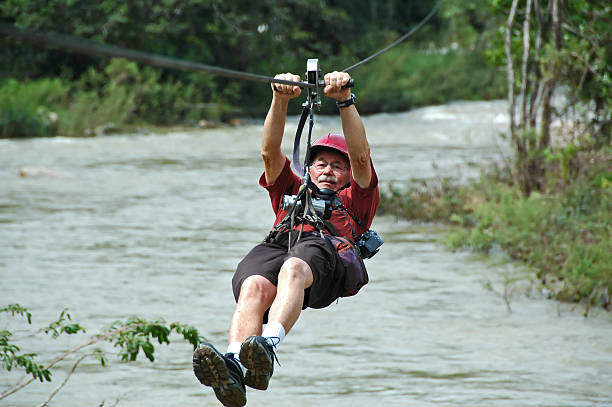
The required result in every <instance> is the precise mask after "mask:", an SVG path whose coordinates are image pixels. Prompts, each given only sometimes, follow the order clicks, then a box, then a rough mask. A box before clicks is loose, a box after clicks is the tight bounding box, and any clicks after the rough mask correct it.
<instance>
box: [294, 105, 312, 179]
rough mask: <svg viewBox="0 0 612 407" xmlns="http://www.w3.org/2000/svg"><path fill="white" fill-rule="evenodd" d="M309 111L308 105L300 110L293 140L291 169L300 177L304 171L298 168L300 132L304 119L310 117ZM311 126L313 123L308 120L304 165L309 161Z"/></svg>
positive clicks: (302, 129) (302, 128)
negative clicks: (300, 113) (300, 114)
mask: <svg viewBox="0 0 612 407" xmlns="http://www.w3.org/2000/svg"><path fill="white" fill-rule="evenodd" d="M310 112H311V109H310V106H309V105H308V104H305V105H304V109H302V116H300V121H299V123H298V126H297V130H296V132H295V140H294V141H293V168H295V170H296V171H297V173H298V174H300V176H304V173H305V170H304V167H305V165H304V167H300V139H301V138H302V131H304V124H306V118H307V117H308V116H309V115H310ZM312 126H313V121H312V118H311V120H310V126H309V127H310V128H309V130H308V147H307V149H306V157H305V159H306V163H307V162H308V160H309V159H310V157H309V152H310V137H311V134H312Z"/></svg>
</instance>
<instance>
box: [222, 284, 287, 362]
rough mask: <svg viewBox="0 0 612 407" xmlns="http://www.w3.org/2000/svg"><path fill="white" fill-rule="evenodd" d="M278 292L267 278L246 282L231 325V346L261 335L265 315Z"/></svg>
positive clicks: (241, 290)
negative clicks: (252, 336)
mask: <svg viewBox="0 0 612 407" xmlns="http://www.w3.org/2000/svg"><path fill="white" fill-rule="evenodd" d="M276 292H277V290H276V287H275V286H274V284H272V283H271V282H270V281H268V279H267V278H265V277H262V276H257V275H256V276H251V277H249V278H247V279H246V280H244V283H242V287H241V288H240V297H239V298H238V303H237V304H236V308H235V310H234V315H233V316H232V321H231V323H230V330H229V341H230V344H232V343H235V342H239V343H242V342H244V340H245V339H246V338H248V337H249V336H251V335H261V326H262V323H263V315H264V313H265V312H266V310H267V309H268V308H270V306H271V305H272V302H273V301H274V297H275V296H276ZM238 351H240V349H239V350H238Z"/></svg>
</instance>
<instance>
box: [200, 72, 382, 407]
mask: <svg viewBox="0 0 612 407" xmlns="http://www.w3.org/2000/svg"><path fill="white" fill-rule="evenodd" d="M276 78H278V79H285V80H288V81H294V82H299V81H300V77H299V76H297V75H293V74H290V73H287V74H281V75H277V76H276ZM349 79H350V76H349V75H348V74H347V73H344V72H333V73H330V74H326V75H325V78H324V80H325V89H324V95H325V96H327V97H330V98H332V99H335V100H336V104H337V106H338V109H339V111H340V118H341V120H342V130H343V133H344V137H343V136H341V135H336V134H328V135H327V136H324V137H321V138H320V139H319V140H317V141H316V142H315V143H313V145H312V148H311V151H310V163H309V174H310V179H311V180H312V182H313V183H314V185H316V187H317V188H318V189H320V190H331V191H335V192H336V193H337V194H336V195H335V196H337V198H338V199H339V202H340V203H341V208H342V210H340V209H334V210H333V211H332V213H331V218H330V219H329V223H331V226H329V230H331V231H332V233H333V234H336V235H338V236H342V237H344V238H346V239H349V240H351V241H352V242H353V243H356V242H355V240H356V239H357V237H358V236H360V235H362V233H364V232H366V231H367V230H368V228H369V227H370V225H371V223H372V219H373V218H374V214H375V213H376V208H377V207H378V204H379V202H380V194H379V190H378V179H377V176H376V172H375V171H374V167H373V166H372V162H371V159H370V148H369V145H368V141H367V138H366V133H365V128H364V125H363V123H362V121H361V118H360V116H359V113H358V112H357V109H356V107H355V97H354V95H352V94H351V91H350V89H349V88H342V86H343V85H346V84H347V82H348V81H349ZM272 88H273V92H272V94H273V96H272V103H271V105H270V109H269V111H268V115H267V116H266V120H265V123H264V129H263V139H262V147H261V154H262V158H263V161H264V173H263V175H262V176H261V178H260V180H259V183H260V185H261V186H262V187H264V188H266V189H267V190H268V193H269V195H270V200H271V202H272V208H273V209H274V213H275V214H276V221H275V226H276V228H275V229H273V231H272V232H271V233H270V235H269V236H268V238H267V239H266V240H265V241H264V242H263V243H261V244H259V245H257V246H256V247H255V248H253V249H252V250H251V251H250V252H249V254H248V255H247V256H246V257H245V258H244V259H243V260H242V261H241V262H240V264H239V265H238V268H237V270H236V273H235V274H234V277H233V279H232V286H233V291H234V296H235V298H236V301H237V305H236V309H235V311H234V314H233V317H232V321H231V324H230V329H229V346H228V348H227V352H226V354H225V355H223V354H221V353H220V352H219V351H217V350H216V349H215V348H214V347H213V346H212V345H211V344H207V343H203V344H201V345H200V347H199V348H198V349H197V350H196V351H195V352H194V354H193V369H194V373H195V375H196V377H197V378H198V380H199V381H200V382H201V383H202V384H204V385H206V386H210V387H212V388H213V390H214V392H215V395H216V396H217V398H218V399H219V400H220V401H221V403H223V405H225V406H228V407H240V406H243V405H245V404H246V388H245V384H246V385H247V386H249V387H252V388H255V389H260V390H265V389H267V388H268V382H269V381H270V378H271V376H272V372H273V370H274V360H275V359H276V354H275V351H276V350H277V349H278V347H279V345H280V343H281V342H282V341H283V339H284V337H285V335H286V334H287V333H288V332H289V331H290V330H291V328H292V327H293V325H294V324H295V322H296V321H297V319H298V317H299V315H300V312H301V310H302V309H305V308H307V307H310V308H324V307H326V306H328V305H330V304H331V303H332V302H334V301H335V300H336V299H338V298H339V297H342V296H345V294H346V289H345V279H346V275H347V268H346V267H345V264H344V263H343V261H342V259H341V258H340V256H339V254H338V252H336V249H335V248H334V246H333V245H332V244H331V243H329V242H328V240H327V239H325V238H322V232H321V231H320V230H316V229H315V227H313V226H312V225H309V224H306V225H299V226H296V227H295V228H291V227H286V228H285V229H283V230H282V232H281V231H280V230H279V227H278V226H279V224H284V223H283V220H285V215H286V214H287V210H285V209H283V206H282V202H283V197H284V196H285V195H295V194H296V193H298V190H299V189H300V186H301V185H302V180H301V179H300V177H299V176H298V175H296V174H295V173H294V172H293V171H292V170H291V167H290V162H289V159H288V158H287V157H286V156H285V155H284V154H283V152H282V151H281V141H282V138H283V133H284V129H285V120H286V116H287V107H288V104H289V101H290V100H291V99H293V98H296V97H298V96H299V95H300V94H301V89H300V88H299V87H298V86H293V85H285V84H273V86H272ZM298 164H299V163H298ZM317 188H314V189H317ZM331 191H328V192H331ZM302 226H303V233H301V234H300V228H301V227H302ZM287 230H289V232H287ZM290 234H291V236H290ZM298 235H299V238H298ZM349 295H350V294H349ZM264 323H266V325H265V329H263V332H262V328H263V326H262V324H264Z"/></svg>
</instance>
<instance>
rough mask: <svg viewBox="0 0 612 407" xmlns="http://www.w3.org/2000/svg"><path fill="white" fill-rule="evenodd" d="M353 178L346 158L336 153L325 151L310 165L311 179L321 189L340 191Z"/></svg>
mask: <svg viewBox="0 0 612 407" xmlns="http://www.w3.org/2000/svg"><path fill="white" fill-rule="evenodd" d="M350 177H351V169H350V165H349V162H348V160H347V159H346V157H345V156H344V155H342V154H340V153H336V152H335V151H330V150H323V151H321V152H320V153H318V154H317V155H316V156H315V158H314V160H312V164H311V165H310V178H311V179H312V181H313V182H314V184H315V185H316V186H317V187H319V189H323V188H327V189H331V190H334V191H338V190H339V189H340V188H342V187H343V186H345V185H346V184H347V183H348V182H349V181H350Z"/></svg>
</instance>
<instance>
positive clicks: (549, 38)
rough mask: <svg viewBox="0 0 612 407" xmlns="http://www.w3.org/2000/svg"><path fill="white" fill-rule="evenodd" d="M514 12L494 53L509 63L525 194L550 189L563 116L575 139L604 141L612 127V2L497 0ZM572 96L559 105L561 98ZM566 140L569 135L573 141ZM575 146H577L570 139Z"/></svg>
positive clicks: (582, 143) (497, 6)
mask: <svg viewBox="0 0 612 407" xmlns="http://www.w3.org/2000/svg"><path fill="white" fill-rule="evenodd" d="M490 3H491V4H492V6H493V9H494V11H496V12H505V11H507V12H508V15H507V20H506V23H505V26H504V27H503V30H500V32H503V33H504V38H503V48H502V47H501V41H499V43H498V44H499V45H498V47H497V48H496V49H493V50H492V51H491V52H490V56H491V57H492V59H493V60H496V61H497V62H498V63H502V62H505V65H506V70H507V76H508V85H509V86H508V100H509V115H510V136H511V140H512V142H513V145H514V147H515V152H516V168H515V172H516V178H517V181H518V183H519V185H520V187H521V191H522V192H523V194H524V195H526V196H528V195H529V194H530V193H531V192H532V191H544V190H545V188H546V182H545V176H546V159H547V154H546V152H547V151H549V150H550V148H551V133H552V131H553V129H552V123H553V120H554V119H560V120H561V122H562V123H563V125H564V128H562V129H560V130H558V131H557V132H558V134H563V133H568V132H569V133H571V134H570V139H569V141H568V142H569V143H570V144H573V145H574V146H577V147H579V148H593V147H595V148H598V147H601V146H603V145H606V144H609V143H610V133H611V129H612V127H611V126H612V124H611V119H612V96H611V95H612V45H611V44H612V34H611V31H610V26H612V7H611V6H610V5H609V3H608V2H606V1H584V0H525V1H520V0H512V1H510V0H490ZM502 49H503V51H502ZM563 93H565V96H567V100H566V102H565V103H564V104H563V105H561V106H559V105H558V104H555V97H560V96H563ZM566 141H567V140H566ZM570 148H574V147H572V146H571V145H570Z"/></svg>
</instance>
